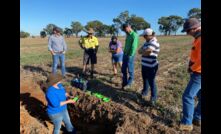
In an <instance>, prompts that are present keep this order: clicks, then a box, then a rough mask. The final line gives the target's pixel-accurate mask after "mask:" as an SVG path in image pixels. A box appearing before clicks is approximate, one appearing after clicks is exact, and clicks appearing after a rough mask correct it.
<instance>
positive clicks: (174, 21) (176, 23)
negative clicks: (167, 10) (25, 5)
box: [170, 15, 184, 35]
mask: <svg viewBox="0 0 221 134" xmlns="http://www.w3.org/2000/svg"><path fill="white" fill-rule="evenodd" d="M170 23H171V28H172V29H171V30H172V31H173V32H175V35H176V32H177V30H178V29H179V28H180V27H181V26H182V25H183V23H184V20H183V18H182V17H180V16H176V15H171V16H170Z"/></svg>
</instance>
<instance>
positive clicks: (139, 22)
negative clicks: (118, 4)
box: [113, 11, 150, 32]
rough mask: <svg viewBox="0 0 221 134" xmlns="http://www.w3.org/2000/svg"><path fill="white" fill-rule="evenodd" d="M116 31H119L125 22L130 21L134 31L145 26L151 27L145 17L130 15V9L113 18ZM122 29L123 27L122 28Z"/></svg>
mask: <svg viewBox="0 0 221 134" xmlns="http://www.w3.org/2000/svg"><path fill="white" fill-rule="evenodd" d="M113 22H114V25H115V28H116V31H118V32H119V29H121V28H122V27H121V26H122V25H123V24H124V23H129V24H130V25H131V27H132V29H133V30H134V31H139V30H143V29H145V28H149V27H150V24H149V23H148V22H147V21H145V20H144V18H143V17H139V16H136V15H129V12H128V11H124V12H122V13H120V15H119V16H117V17H116V18H114V19H113ZM121 30H122V29H121Z"/></svg>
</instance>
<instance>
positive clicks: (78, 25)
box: [71, 21, 84, 37]
mask: <svg viewBox="0 0 221 134" xmlns="http://www.w3.org/2000/svg"><path fill="white" fill-rule="evenodd" d="M71 28H72V29H71V30H72V32H73V33H75V35H76V37H78V33H80V32H81V31H82V30H83V28H84V27H83V26H82V25H81V23H80V22H78V21H73V22H71Z"/></svg>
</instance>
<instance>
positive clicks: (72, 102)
mask: <svg viewBox="0 0 221 134" xmlns="http://www.w3.org/2000/svg"><path fill="white" fill-rule="evenodd" d="M67 102H68V104H74V103H75V101H74V100H73V99H69V100H67Z"/></svg>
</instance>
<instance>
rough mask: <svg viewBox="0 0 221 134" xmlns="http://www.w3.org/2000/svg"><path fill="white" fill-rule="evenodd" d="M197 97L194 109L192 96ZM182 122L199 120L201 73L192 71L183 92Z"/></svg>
mask: <svg viewBox="0 0 221 134" xmlns="http://www.w3.org/2000/svg"><path fill="white" fill-rule="evenodd" d="M195 96H197V97H198V100H199V102H198V104H197V106H196V108H195V110H194V97H195ZM182 99H183V118H182V120H181V123H182V124H186V125H191V124H192V120H193V119H196V120H201V74H196V73H192V74H191V78H190V81H189V83H188V85H187V87H186V90H185V91H184V93H183V98H182Z"/></svg>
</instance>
